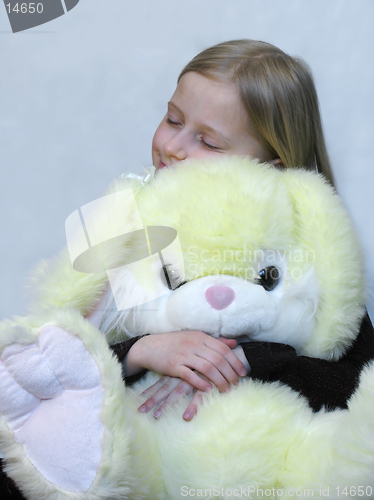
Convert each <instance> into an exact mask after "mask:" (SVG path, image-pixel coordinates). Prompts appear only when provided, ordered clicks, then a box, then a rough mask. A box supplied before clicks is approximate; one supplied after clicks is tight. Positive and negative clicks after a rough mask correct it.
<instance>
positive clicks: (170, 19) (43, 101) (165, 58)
mask: <svg viewBox="0 0 374 500" xmlns="http://www.w3.org/2000/svg"><path fill="white" fill-rule="evenodd" d="M373 23H374V1H373V0H354V1H353V0H328V1H326V0H313V2H311V1H309V0H232V1H231V2H229V1H228V0H178V1H175V0H159V1H155V0H139V1H138V2H134V1H133V0H132V1H128V0H80V2H79V4H78V5H77V6H76V7H75V8H74V9H73V10H71V11H70V12H69V13H67V14H66V15H64V16H62V17H60V18H58V19H56V20H54V21H51V22H50V23H48V24H44V25H42V26H39V27H36V28H33V29H31V30H28V31H25V32H21V33H18V34H12V33H11V31H10V25H9V22H8V18H7V15H6V11H5V8H3V7H2V6H0V75H1V76H0V93H1V96H0V154H1V160H0V169H1V176H0V204H1V212H0V214H1V215H0V223H1V235H0V239H1V250H0V251H1V254H0V258H1V265H0V272H1V275H0V276H1V279H0V319H1V318H3V317H8V316H10V315H13V314H17V315H22V314H24V313H25V311H26V298H25V290H24V285H25V282H26V276H27V273H28V271H29V270H30V268H32V266H33V265H34V264H35V263H36V262H37V261H38V260H40V259H41V258H48V257H51V256H52V255H54V254H55V253H56V252H57V251H58V250H59V249H60V248H61V247H62V246H64V245H65V232H64V222H65V219H66V217H67V216H68V215H69V214H70V213H71V212H73V211H74V210H75V209H77V208H78V207H80V206H81V205H83V204H85V203H88V202H89V201H92V200H94V199H96V198H98V197H100V196H102V195H103V192H104V189H105V187H106V186H107V185H108V183H109V182H110V181H111V180H112V179H113V178H114V177H117V176H119V175H120V174H121V173H122V172H128V171H133V172H139V173H140V172H141V171H142V165H150V164H151V154H150V150H151V147H150V146H151V140H152V135H153V133H154V131H155V129H156V127H157V125H158V123H159V121H160V120H161V118H162V116H163V115H164V113H165V110H166V103H167V101H168V99H169V98H170V96H171V94H172V93H173V91H174V88H175V82H176V78H177V75H178V73H179V71H180V70H181V68H182V67H183V66H184V65H185V63H187V62H188V60H189V59H191V58H192V57H193V56H194V55H195V54H196V53H197V52H199V51H200V50H202V49H204V48H206V47H208V46H210V45H212V44H215V43H218V42H220V41H224V40H228V39H234V38H254V39H261V40H265V41H268V42H270V43H273V44H275V45H277V46H279V47H280V48H282V49H283V50H285V51H286V52H288V53H290V54H291V55H299V56H301V57H303V58H304V59H305V60H306V61H307V62H308V63H309V65H310V66H311V68H312V70H313V73H314V76H315V80H316V85H317V90H318V94H319V98H320V103H321V108H322V116H323V122H324V128H325V133H326V138H327V143H328V147H329V152H330V156H331V159H332V163H333V167H334V172H335V175H336V178H337V183H338V190H339V192H340V194H341V196H342V197H343V199H344V202H345V204H346V206H347V207H348V209H349V211H350V213H351V214H352V217H353V219H354V222H355V224H356V226H357V229H358V232H359V234H360V237H361V240H362V243H363V247H364V251H365V256H366V261H367V270H368V284H369V287H370V291H371V297H370V299H369V312H370V314H371V317H372V318H374V300H373V290H374V252H373V250H374V223H373V219H374V213H373V212H374V211H373V208H372V207H373V201H372V198H373V192H372V187H373V186H374V169H373V167H372V143H373V140H374V119H373V110H374V98H373V88H374V64H373V61H374V30H373Z"/></svg>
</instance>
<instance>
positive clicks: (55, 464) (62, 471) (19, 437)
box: [0, 325, 104, 492]
mask: <svg viewBox="0 0 374 500" xmlns="http://www.w3.org/2000/svg"><path fill="white" fill-rule="evenodd" d="M0 385H1V388H2V390H1V393H0V415H1V416H2V417H3V418H4V420H5V422H6V424H7V425H8V427H9V428H10V429H11V430H12V431H13V435H14V439H15V440H16V441H17V442H18V443H20V444H22V445H23V447H24V451H25V453H26V455H27V457H28V458H29V460H30V461H31V462H32V463H33V465H34V466H35V467H36V468H37V469H38V471H39V472H40V473H41V474H42V475H43V476H44V477H45V478H46V479H47V480H48V481H50V482H52V483H53V484H55V485H56V486H58V487H61V488H64V489H66V490H70V491H76V492H85V491H87V490H88V489H89V487H90V486H91V484H92V482H93V481H94V479H95V477H96V474H97V470H98V467H99V464H100V460H101V454H102V450H101V446H102V440H103V433H104V427H103V424H102V422H101V420H100V413H101V408H102V404H103V399H104V390H103V387H102V383H101V375H100V371H99V369H98V366H97V364H96V362H95V361H94V359H93V358H92V357H91V355H90V354H89V353H88V351H87V350H86V348H85V346H84V344H83V342H82V341H81V340H80V339H79V338H78V337H76V336H75V335H72V334H70V333H68V332H66V331H65V330H63V329H62V328H59V327H57V326H54V325H47V326H45V327H43V328H42V330H41V332H40V335H39V337H38V340H37V342H36V343H34V344H29V345H23V344H12V345H9V346H7V347H6V348H5V349H4V351H3V353H2V355H1V362H0Z"/></svg>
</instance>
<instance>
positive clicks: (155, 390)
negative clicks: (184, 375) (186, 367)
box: [139, 338, 249, 421]
mask: <svg viewBox="0 0 374 500" xmlns="http://www.w3.org/2000/svg"><path fill="white" fill-rule="evenodd" d="M227 340H228V339H223V338H222V340H221V341H223V342H224V343H227ZM233 351H234V352H235V354H236V355H237V356H238V357H240V358H241V357H243V364H245V365H246V367H247V371H249V365H248V362H247V360H246V358H245V356H244V352H243V349H242V348H241V347H240V346H238V347H236V348H235V349H233ZM198 375H200V374H198ZM200 376H201V375H200ZM194 390H195V389H194V387H193V386H192V385H190V384H189V383H188V382H185V381H183V380H180V379H179V378H175V377H167V376H163V377H161V379H160V380H158V381H157V382H156V383H155V384H153V385H152V386H150V387H149V388H148V389H146V390H145V391H144V392H143V393H142V396H145V397H148V396H149V398H148V399H147V401H145V402H144V403H143V404H142V405H141V406H140V407H139V411H141V412H148V411H149V410H150V409H152V408H154V407H155V406H157V405H158V404H160V403H162V402H163V403H162V404H161V406H160V407H159V408H158V409H157V410H156V411H155V413H154V414H153V416H154V417H155V418H159V417H160V416H161V415H162V413H163V411H164V410H165V409H166V408H167V407H168V406H169V405H172V404H173V403H174V402H175V401H177V400H178V399H179V398H180V397H181V396H183V395H188V394H190V393H191V392H192V391H194ZM203 394H204V393H203V392H202V391H196V393H195V395H194V396H193V398H192V400H191V402H190V404H189V405H188V407H187V409H186V411H185V412H184V414H183V418H184V419H185V420H187V421H189V420H192V418H193V417H194V416H195V415H196V413H197V408H198V406H199V405H200V404H201V403H202V400H203V398H202V396H203Z"/></svg>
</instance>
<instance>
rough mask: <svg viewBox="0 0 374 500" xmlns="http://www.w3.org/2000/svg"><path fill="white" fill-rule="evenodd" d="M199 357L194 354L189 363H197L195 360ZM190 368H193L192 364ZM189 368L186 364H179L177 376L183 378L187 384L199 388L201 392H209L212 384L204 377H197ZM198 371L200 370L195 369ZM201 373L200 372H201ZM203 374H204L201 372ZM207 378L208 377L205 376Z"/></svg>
mask: <svg viewBox="0 0 374 500" xmlns="http://www.w3.org/2000/svg"><path fill="white" fill-rule="evenodd" d="M198 359H199V358H198V357H197V356H195V357H194V358H193V360H192V361H191V364H195V365H197V360H198ZM191 368H193V369H195V367H194V366H191ZM191 368H188V367H187V366H180V367H179V370H178V376H179V378H181V379H183V380H185V381H186V382H188V383H189V384H191V385H192V386H193V387H195V389H197V390H200V391H202V392H209V391H211V390H212V389H213V387H212V385H211V384H210V383H209V382H208V380H205V379H204V378H201V377H199V375H197V374H196V373H195V372H194V371H192V370H191ZM197 371H200V370H197ZM201 373H202V372H201ZM203 375H205V374H204V373H203ZM206 378H208V377H206Z"/></svg>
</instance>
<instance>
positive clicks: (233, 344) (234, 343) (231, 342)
mask: <svg viewBox="0 0 374 500" xmlns="http://www.w3.org/2000/svg"><path fill="white" fill-rule="evenodd" d="M217 340H219V341H220V342H223V343H224V344H226V345H227V346H228V347H230V349H235V347H236V346H237V345H238V342H237V340H235V339H227V338H226V337H218V339H217Z"/></svg>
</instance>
